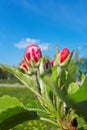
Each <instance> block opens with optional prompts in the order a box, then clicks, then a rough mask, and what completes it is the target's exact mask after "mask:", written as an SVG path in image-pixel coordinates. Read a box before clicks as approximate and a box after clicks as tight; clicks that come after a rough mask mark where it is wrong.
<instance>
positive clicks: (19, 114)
mask: <svg viewBox="0 0 87 130" xmlns="http://www.w3.org/2000/svg"><path fill="white" fill-rule="evenodd" d="M35 119H39V118H38V116H37V114H36V113H35V112H34V111H32V112H31V111H29V110H28V109H27V108H25V107H24V105H23V104H22V103H20V102H19V101H18V100H17V98H15V97H10V96H6V95H5V96H3V97H0V129H1V130H8V129H10V128H13V127H14V126H15V125H18V124H20V123H22V122H24V121H26V120H35Z"/></svg>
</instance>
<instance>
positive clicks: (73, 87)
mask: <svg viewBox="0 0 87 130" xmlns="http://www.w3.org/2000/svg"><path fill="white" fill-rule="evenodd" d="M78 90H79V86H78V84H77V83H75V82H73V83H71V84H70V85H69V88H68V93H69V94H74V93H76V92H77V91H78Z"/></svg>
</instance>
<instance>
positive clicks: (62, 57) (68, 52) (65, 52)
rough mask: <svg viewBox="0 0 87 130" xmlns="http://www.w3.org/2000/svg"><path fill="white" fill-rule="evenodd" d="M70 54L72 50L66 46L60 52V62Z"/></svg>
mask: <svg viewBox="0 0 87 130" xmlns="http://www.w3.org/2000/svg"><path fill="white" fill-rule="evenodd" d="M69 54H70V51H69V50H68V49H67V48H64V49H63V50H62V51H61V52H60V63H62V62H64V61H65V60H66V58H67V57H68V56H69Z"/></svg>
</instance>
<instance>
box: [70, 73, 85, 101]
mask: <svg viewBox="0 0 87 130" xmlns="http://www.w3.org/2000/svg"><path fill="white" fill-rule="evenodd" d="M70 98H72V99H73V100H74V101H75V102H81V101H87V76H86V77H85V80H84V82H83V84H82V85H81V86H80V88H79V90H78V91H77V92H76V93H75V94H73V95H71V96H70Z"/></svg>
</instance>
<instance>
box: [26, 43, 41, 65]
mask: <svg viewBox="0 0 87 130" xmlns="http://www.w3.org/2000/svg"><path fill="white" fill-rule="evenodd" d="M41 57H42V53H41V49H40V47H38V46H37V45H35V44H30V45H29V46H27V50H26V52H25V59H26V60H27V62H28V63H29V64H32V63H38V62H39V60H40V59H41Z"/></svg>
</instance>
